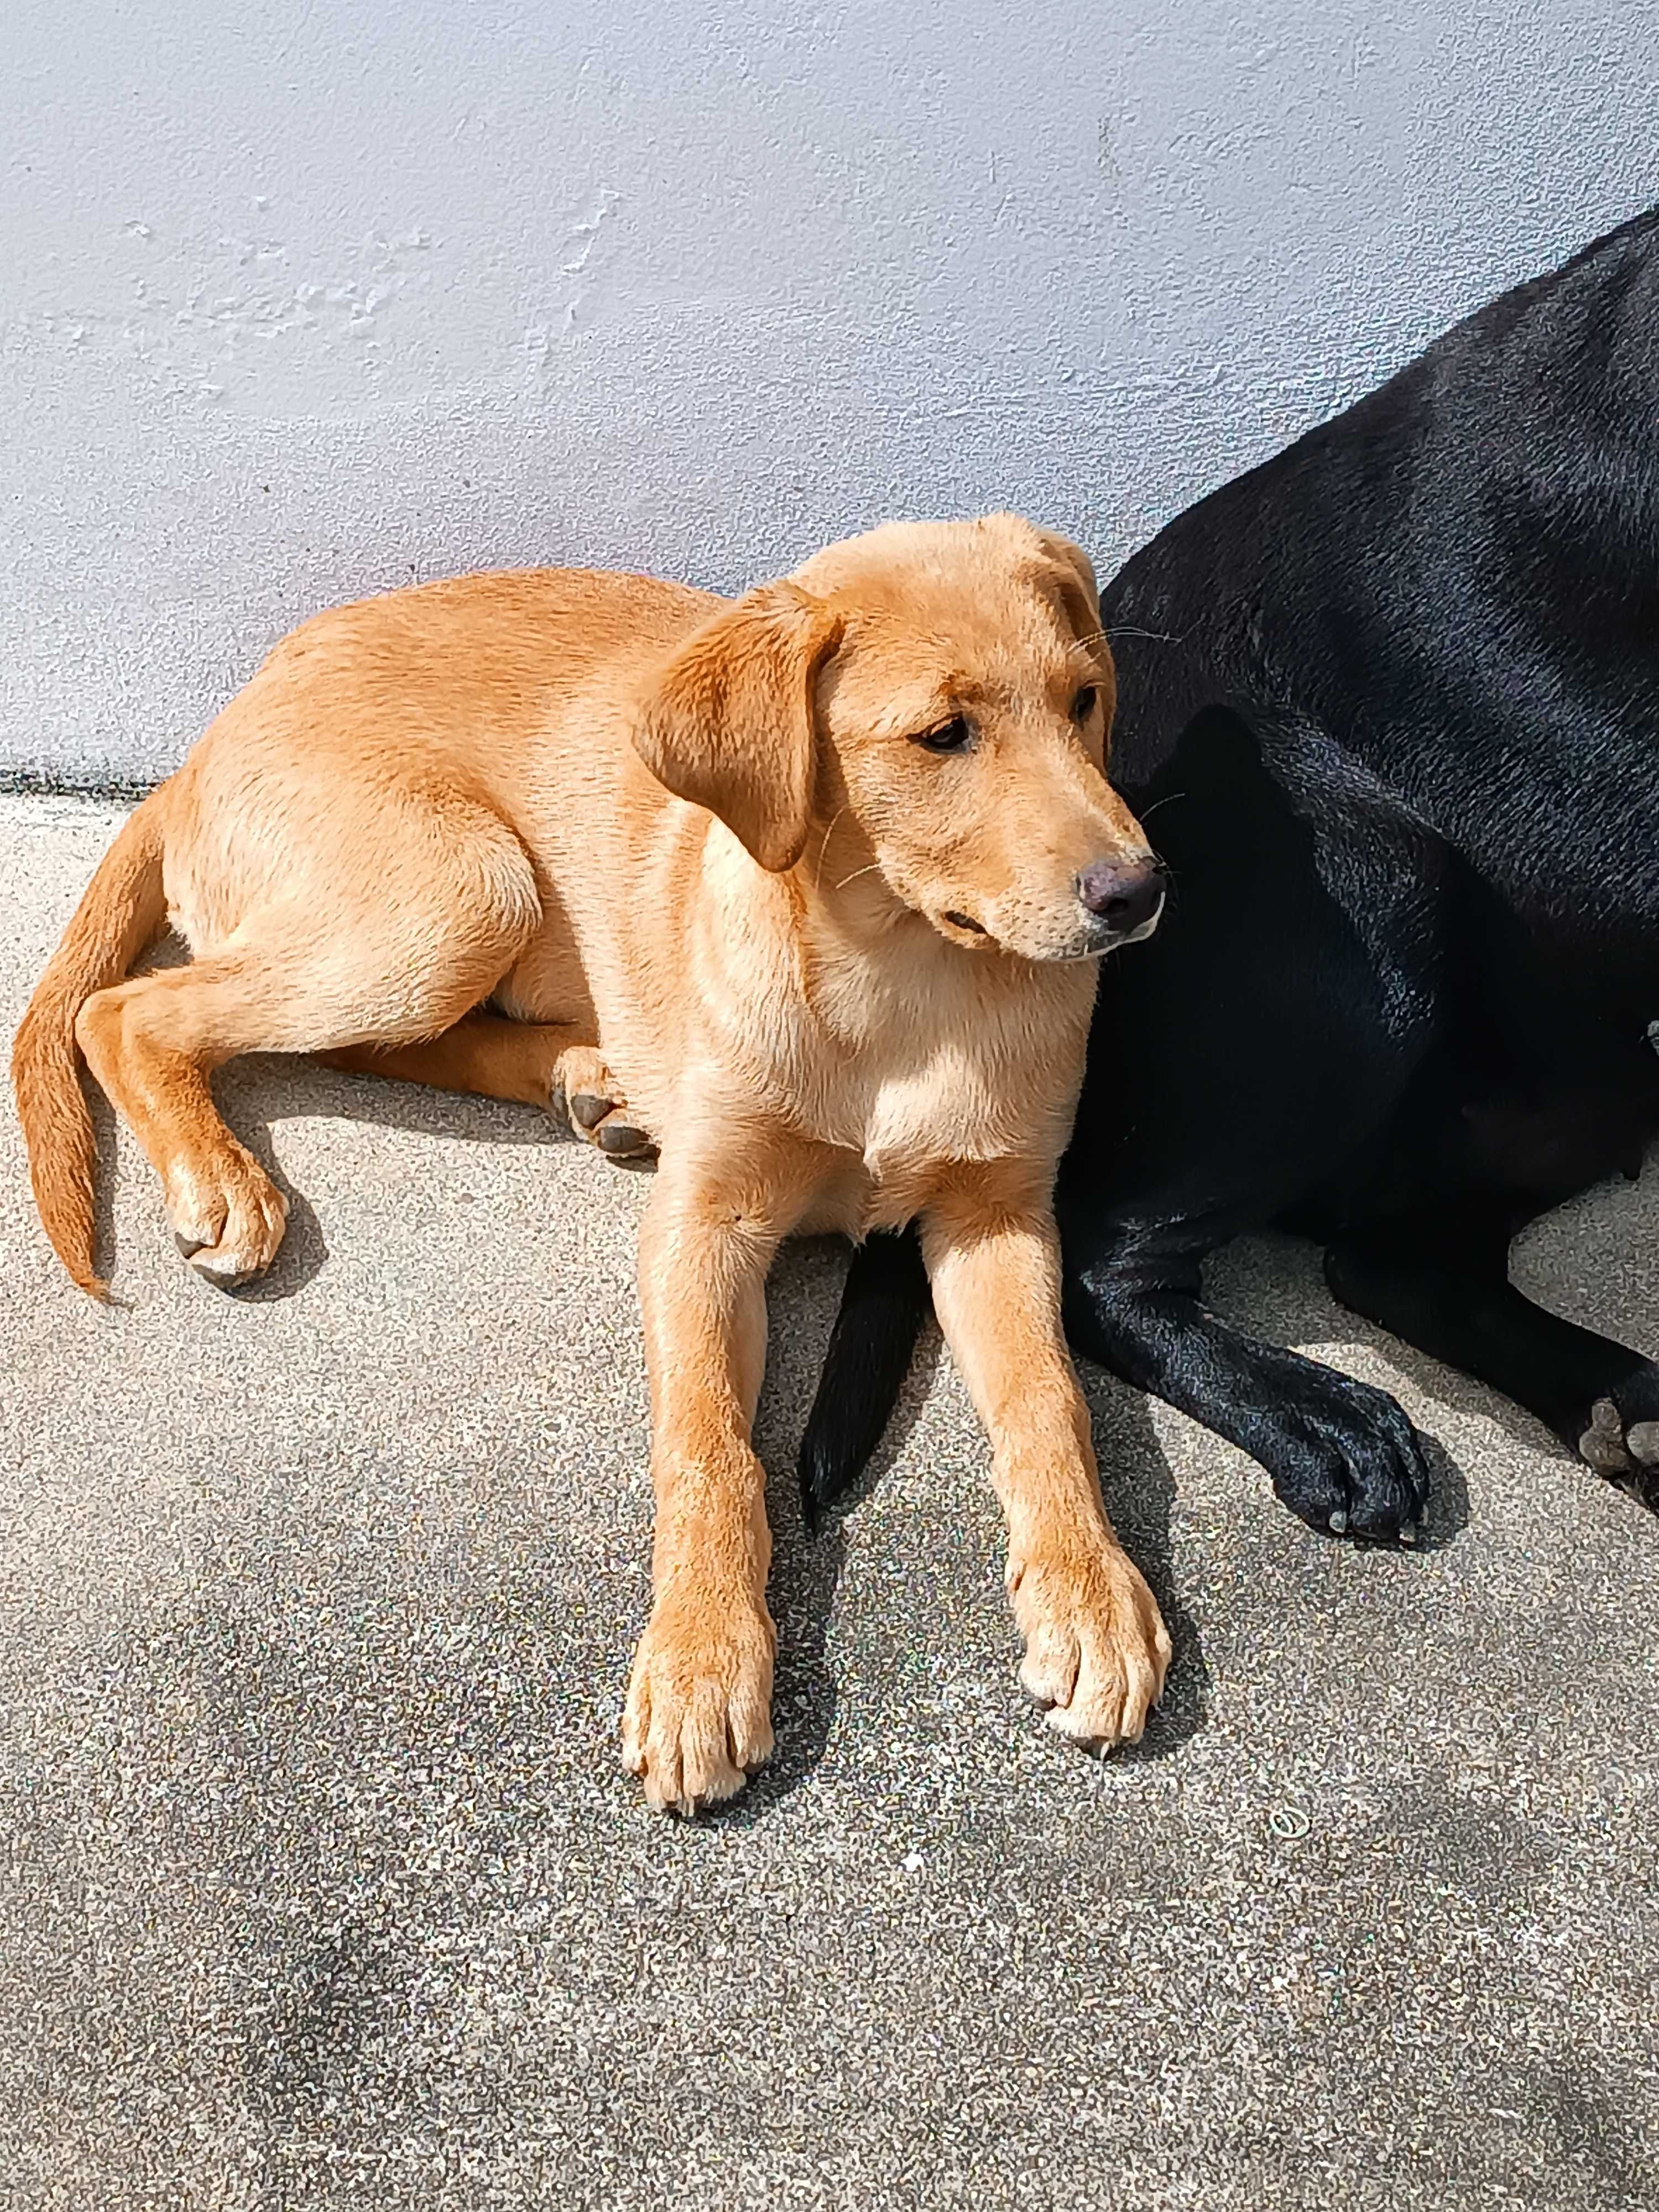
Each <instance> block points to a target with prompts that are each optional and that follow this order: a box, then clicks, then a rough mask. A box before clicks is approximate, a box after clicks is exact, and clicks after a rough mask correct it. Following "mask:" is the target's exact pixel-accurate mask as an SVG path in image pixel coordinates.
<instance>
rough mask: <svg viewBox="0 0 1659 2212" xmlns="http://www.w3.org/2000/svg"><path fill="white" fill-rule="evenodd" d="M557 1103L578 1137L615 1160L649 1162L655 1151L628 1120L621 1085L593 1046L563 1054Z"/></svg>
mask: <svg viewBox="0 0 1659 2212" xmlns="http://www.w3.org/2000/svg"><path fill="white" fill-rule="evenodd" d="M554 1097H555V1101H556V1102H557V1100H559V1099H561V1098H562V1100H563V1102H564V1109H565V1112H566V1113H567V1115H568V1116H569V1121H570V1127H571V1128H572V1129H573V1130H574V1133H576V1135H577V1136H579V1137H580V1138H582V1139H584V1140H585V1141H586V1143H588V1144H590V1145H592V1146H596V1147H597V1149H598V1150H599V1151H600V1152H604V1153H605V1154H606V1156H607V1157H608V1158H611V1159H613V1160H638V1159H647V1158H651V1157H652V1155H653V1154H654V1152H656V1149H657V1148H656V1146H655V1145H654V1144H653V1142H652V1140H651V1139H650V1137H649V1135H648V1134H647V1133H646V1131H645V1130H643V1129H641V1128H639V1127H636V1126H635V1123H634V1122H633V1121H631V1120H630V1119H629V1112H628V1101H627V1099H626V1098H625V1097H623V1089H622V1085H620V1084H619V1083H618V1082H617V1079H616V1077H615V1076H614V1075H613V1074H612V1073H611V1069H610V1066H609V1065H608V1063H607V1062H606V1060H605V1054H603V1053H602V1052H599V1051H598V1050H597V1049H595V1048H593V1047H592V1046H591V1045H573V1046H572V1047H571V1048H570V1050H569V1051H568V1052H564V1053H561V1054H560V1055H559V1061H558V1066H557V1067H556V1070H555V1073H554Z"/></svg>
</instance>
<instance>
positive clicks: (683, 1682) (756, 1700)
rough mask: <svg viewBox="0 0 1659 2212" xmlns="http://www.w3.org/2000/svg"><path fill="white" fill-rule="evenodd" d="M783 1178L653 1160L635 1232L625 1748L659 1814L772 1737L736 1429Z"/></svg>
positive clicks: (765, 1748) (755, 1350)
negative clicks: (648, 1493)
mask: <svg viewBox="0 0 1659 2212" xmlns="http://www.w3.org/2000/svg"><path fill="white" fill-rule="evenodd" d="M781 1180H782V1179H781V1178H780V1177H777V1176H770V1175H763V1174H757V1173H756V1172H755V1171H754V1170H753V1168H752V1166H751V1167H750V1168H747V1169H745V1170H744V1171H742V1172H741V1173H738V1174H722V1173H720V1171H719V1170H716V1169H711V1168H710V1167H708V1166H707V1165H704V1166H701V1167H696V1168H690V1167H688V1166H686V1165H685V1164H684V1163H674V1164H665V1166H664V1167H663V1169H662V1170H661V1171H660V1172H659V1176H658V1178H657V1182H656V1186H655V1188H654V1189H653V1193H652V1196H651V1202H650V1204H649V1206H647V1209H646V1217H645V1222H644V1225H643V1228H642V1230H641V1239H640V1298H641V1306H642V1308H643V1310H644V1316H645V1344H646V1362H647V1367H648V1369H649V1372H650V1377H651V1414H652V1445H651V1474H652V1485H653V1490H654V1492H655V1493H656V1507H657V1512H656V1527H655V1535H654V1541H653V1561H652V1583H653V1604H652V1609H651V1619H650V1622H649V1625H648V1626H647V1629H646V1632H645V1634H644V1636H643V1638H641V1643H640V1647H639V1650H638V1652H637V1654H636V1656H635V1661H634V1671H633V1675H632V1678H631V1680H630V1681H629V1689H628V1704H627V1709H626V1711H625V1713H624V1716H623V1761H624V1764H625V1765H627V1767H628V1768H629V1771H630V1772H631V1773H635V1774H637V1775H639V1776H641V1778H642V1779H643V1781H644V1784H645V1794H646V1796H647V1800H648V1801H649V1802H650V1803H651V1804H652V1805H653V1806H655V1807H656V1808H658V1809H659V1810H660V1811H667V1810H674V1811H678V1812H681V1813H691V1812H695V1811H696V1808H697V1807H698V1806H699V1805H707V1804H712V1803H714V1802H716V1801H717V1800H719V1799H720V1798H722V1797H729V1796H732V1794H733V1792H734V1791H736V1790H740V1789H741V1788H742V1786H743V1781H744V1775H745V1774H746V1773H747V1772H748V1771H749V1770H750V1768H752V1767H755V1766H757V1765H760V1764H761V1763H762V1761H763V1760H764V1759H766V1758H767V1757H768V1756H769V1753H770V1752H771V1749H772V1723H771V1714H770V1709H771V1701H772V1655H773V1650H774V1647H775V1643H776V1633H775V1630H774V1628H773V1626H772V1620H771V1616H770V1615H769V1613H768V1612H767V1609H766V1574H767V1568H768V1566H769V1563H770V1559H771V1551H772V1540H771V1535H770V1532H769V1529H768V1528H767V1524H766V1497H765V1491H766V1480H765V1476H764V1475H763V1473H762V1470H761V1465H760V1462H759V1461H758V1460H757V1458H756V1456H755V1454H754V1451H753V1449H752V1448H751V1446H750V1426H751V1425H752V1422H753V1419H754V1413H755V1401H756V1399H757V1396H758V1395H759V1393H760V1383H761V1374H762V1370H763V1365H764V1364H765V1358H766V1293H765V1284H766V1271H767V1268H768V1267H769V1264H770V1262H771V1258H772V1255H773V1253H774V1252H775V1249H777V1245H778V1242H779V1239H780V1237H781V1235H782V1234H783V1232H784V1231H785V1230H786V1229H787V1227H788V1225H789V1218H788V1214H789V1209H788V1206H787V1203H786V1204H782V1205H781V1204H780V1200H779V1183H780V1181H781Z"/></svg>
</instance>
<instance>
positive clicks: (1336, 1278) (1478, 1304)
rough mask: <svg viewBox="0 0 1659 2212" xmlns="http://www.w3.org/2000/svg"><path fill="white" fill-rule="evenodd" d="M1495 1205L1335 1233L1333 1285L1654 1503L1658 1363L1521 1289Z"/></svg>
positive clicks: (1658, 1455) (1330, 1263) (1658, 1500)
mask: <svg viewBox="0 0 1659 2212" xmlns="http://www.w3.org/2000/svg"><path fill="white" fill-rule="evenodd" d="M1509 1243H1510V1231H1509V1223H1508V1221H1507V1219H1505V1218H1503V1216H1502V1215H1501V1213H1500V1212H1499V1211H1498V1208H1497V1207H1495V1206H1492V1207H1487V1206H1481V1205H1480V1204H1479V1203H1472V1204H1470V1205H1468V1206H1463V1207H1455V1208H1451V1209H1449V1210H1448V1209H1437V1210H1436V1211H1435V1212H1433V1213H1432V1214H1430V1213H1427V1212H1425V1213H1420V1214H1413V1215H1410V1216H1407V1217H1406V1218H1396V1219H1394V1220H1390V1221H1389V1222H1388V1223H1387V1224H1386V1225H1383V1226H1380V1227H1376V1228H1373V1229H1370V1230H1366V1231H1360V1232H1358V1233H1356V1234H1352V1235H1350V1236H1348V1237H1344V1238H1343V1239H1341V1240H1340V1242H1338V1243H1334V1244H1333V1245H1332V1246H1331V1248H1330V1249H1329V1251H1328V1253H1327V1255H1326V1259H1325V1274H1326V1279H1327V1280H1328V1283H1329V1284H1330V1286H1331V1289H1332V1291H1333V1292H1334V1294H1335V1296H1336V1297H1338V1298H1340V1300H1341V1302H1342V1304H1344V1305H1345V1306H1347V1307H1349V1308H1350V1309H1351V1310H1352V1311H1353V1312H1355V1313H1357V1314H1362V1315H1364V1317H1365V1319H1366V1320H1367V1321H1372V1322H1377V1323H1378V1324H1379V1326H1380V1327H1382V1328H1386V1329H1389V1330H1390V1331H1391V1332H1392V1333H1393V1334H1395V1336H1398V1337H1401V1338H1403V1339H1404V1340H1405V1341H1406V1342H1407V1344H1411V1345H1414V1346H1416V1347H1417V1349H1418V1350H1419V1352H1428V1353H1429V1354H1430V1355H1431V1357H1432V1358H1436V1359H1443V1360H1444V1361H1445V1362H1446V1364H1448V1365H1449V1366H1451V1367H1460V1368H1462V1370H1463V1371H1464V1372H1465V1373H1466V1374H1468V1375H1473V1376H1475V1377H1476V1379H1477V1380H1478V1381H1480V1382H1482V1383H1486V1384H1488V1385H1489V1386H1490V1387H1491V1388H1492V1389H1494V1390H1501V1391H1502V1392H1503V1394H1504V1396H1505V1397H1507V1398H1513V1399H1514V1400H1515V1401H1516V1403H1517V1404H1518V1405H1522V1406H1524V1407H1527V1409H1528V1412H1529V1413H1535V1414H1536V1415H1537V1416H1538V1418H1539V1419H1540V1420H1541V1421H1543V1422H1544V1423H1546V1424H1547V1426H1548V1427H1550V1428H1551V1429H1553V1431H1555V1434H1556V1435H1557V1436H1558V1437H1560V1438H1561V1440H1562V1442H1563V1443H1565V1445H1566V1446H1567V1448H1568V1449H1569V1450H1570V1451H1573V1452H1576V1453H1577V1454H1578V1455H1579V1456H1580V1457H1581V1458H1583V1459H1584V1460H1586V1461H1587V1462H1589V1465H1590V1466H1591V1467H1593V1468H1595V1469H1596V1470H1597V1472H1598V1473H1600V1474H1605V1475H1607V1476H1608V1477H1610V1478H1611V1479H1612V1480H1614V1481H1616V1482H1620V1483H1621V1484H1623V1485H1625V1486H1627V1487H1629V1488H1631V1489H1632V1490H1633V1491H1634V1492H1636V1494H1637V1495H1638V1497H1640V1498H1643V1499H1644V1502H1645V1503H1646V1504H1650V1505H1652V1506H1655V1507H1656V1508H1659V1366H1656V1365H1655V1364H1654V1363H1653V1361H1651V1360H1650V1359H1644V1358H1643V1357H1642V1356H1641V1354H1640V1353H1639V1352H1632V1351H1631V1350H1630V1349H1629V1348H1628V1347H1627V1346H1625V1345H1622V1344H1617V1343H1615V1342H1613V1340H1612V1339H1611V1338H1609V1337H1605V1336H1597V1335H1596V1334H1595V1332H1594V1331H1593V1330H1591V1329H1588V1328H1579V1327H1578V1325H1577V1322H1570V1321H1563V1320H1562V1319H1561V1317H1560V1316H1559V1314H1553V1313H1549V1312H1547V1311H1546V1310H1545V1309H1544V1308H1543V1307H1542V1306H1538V1305H1534V1304H1533V1302H1532V1300H1531V1299H1530V1298H1528V1297H1523V1296H1522V1293H1521V1292H1520V1291H1517V1290H1516V1287H1515V1285H1513V1284H1512V1283H1511V1282H1510V1279H1509Z"/></svg>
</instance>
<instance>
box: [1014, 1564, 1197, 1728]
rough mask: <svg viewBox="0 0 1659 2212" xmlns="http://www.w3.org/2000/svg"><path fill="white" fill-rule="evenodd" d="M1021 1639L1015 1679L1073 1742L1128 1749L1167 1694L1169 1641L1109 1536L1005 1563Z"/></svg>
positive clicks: (1151, 1601)
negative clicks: (1120, 1745)
mask: <svg viewBox="0 0 1659 2212" xmlns="http://www.w3.org/2000/svg"><path fill="white" fill-rule="evenodd" d="M1008 1595H1009V1597H1010V1598H1011V1600H1012V1603H1013V1608H1014V1618H1015V1620H1017V1621H1018V1624H1019V1629H1020V1633H1021V1634H1022V1635H1023V1636H1024V1638H1025V1659H1024V1664H1023V1665H1022V1666H1021V1668H1020V1670H1019V1679H1020V1680H1021V1682H1022V1683H1023V1684H1024V1686H1025V1688H1026V1689H1027V1690H1028V1691H1030V1694H1031V1695H1032V1697H1034V1698H1035V1699H1036V1700H1037V1701H1038V1703H1039V1704H1041V1705H1047V1706H1048V1726H1049V1727H1050V1728H1051V1729H1055V1730H1056V1731H1057V1732H1058V1733H1059V1734H1060V1735H1065V1736H1069V1737H1070V1738H1071V1739H1072V1741H1073V1742H1074V1743H1081V1744H1086V1745H1088V1746H1089V1747H1091V1748H1092V1749H1099V1750H1104V1749H1107V1748H1109V1747H1110V1746H1111V1745H1113V1744H1115V1743H1133V1742H1134V1741H1136V1740H1137V1739H1138V1738H1139V1735H1141V1733H1142V1731H1143V1730H1144V1729H1145V1728H1146V1716H1147V1714H1148V1713H1149V1712H1150V1711H1152V1707H1153V1706H1154V1705H1156V1704H1157V1703H1158V1699H1159V1698H1160V1697H1161V1696H1162V1695H1163V1692H1164V1674H1165V1673H1166V1671H1167V1670H1168V1668H1169V1664H1170V1634H1169V1631H1168V1630H1167V1629H1166V1628H1165V1627H1164V1618H1163V1615H1162V1614H1161V1613H1159V1611H1158V1601H1157V1599H1156V1598H1155V1597H1154V1596H1153V1595H1152V1592H1151V1590H1149V1589H1147V1587H1146V1582H1145V1580H1144V1579H1143V1577H1142V1576H1141V1574H1140V1571H1139V1569H1138V1568H1137V1567H1136V1565H1134V1563H1133V1560H1132V1559H1129V1557H1128V1556H1127V1553H1124V1552H1122V1551H1121V1550H1120V1549H1119V1547H1118V1546H1117V1545H1116V1544H1115V1542H1114V1541H1112V1539H1111V1538H1110V1537H1109V1536H1107V1535H1102V1536H1101V1537H1099V1538H1098V1539H1087V1540H1085V1541H1080V1542H1079V1543H1076V1544H1074V1545H1072V1546H1069V1547H1063V1548H1062V1547H1055V1548H1054V1549H1053V1550H1051V1551H1048V1552H1045V1553H1031V1554H1028V1555H1027V1556H1026V1557H1024V1558H1022V1559H1011V1560H1010V1562H1009V1567H1008Z"/></svg>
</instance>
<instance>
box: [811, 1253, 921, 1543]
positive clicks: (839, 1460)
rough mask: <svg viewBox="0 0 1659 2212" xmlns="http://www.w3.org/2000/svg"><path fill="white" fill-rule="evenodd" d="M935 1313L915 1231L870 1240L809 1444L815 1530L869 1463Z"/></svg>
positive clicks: (832, 1347)
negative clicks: (923, 1329) (918, 1343)
mask: <svg viewBox="0 0 1659 2212" xmlns="http://www.w3.org/2000/svg"><path fill="white" fill-rule="evenodd" d="M932 1311H933V1291H931V1290H930V1289H929V1287H928V1283H927V1267H925V1266H924V1265H923V1263H922V1257H921V1239H920V1238H919V1237H917V1235H916V1233H915V1231H914V1230H913V1229H907V1230H905V1231H902V1233H901V1234H899V1235H897V1236H892V1235H888V1234H884V1233H882V1232H879V1231H878V1233H877V1234H876V1235H874V1236H872V1237H866V1239H865V1241H864V1243H862V1244H861V1245H860V1247H859V1249H858V1250H857V1251H856V1252H854V1255H853V1264H852V1267H850V1268H849V1270H848V1277H847V1285H846V1288H845V1290H844V1291H842V1303H841V1311H840V1313H839V1314H838V1315H837V1316H836V1326H835V1330H834V1333H833V1334H832V1335H831V1336H830V1339H829V1351H828V1352H827V1353H826V1354H825V1356H824V1362H823V1374H822V1375H821V1376H819V1378H818V1388H817V1396H816V1397H815V1398H814V1399H813V1401H812V1410H811V1413H810V1414H809V1415H808V1416H807V1421H806V1434H805V1437H804V1438H803V1439H802V1442H801V1448H800V1494H801V1512H802V1516H803V1518H804V1519H805V1522H806V1525H807V1528H808V1529H809V1530H811V1529H816V1528H817V1525H818V1523H819V1522H820V1521H821V1520H822V1519H823V1516H824V1515H825V1513H826V1512H828V1511H829V1509H830V1507H831V1506H833V1505H834V1504H836V1502H837V1500H839V1499H840V1498H844V1497H845V1496H846V1495H847V1493H848V1491H850V1490H851V1489H852V1488H853V1487H854V1485H855V1484H856V1483H857V1481H858V1480H859V1477H860V1475H861V1474H863V1472H864V1470H865V1468H866V1466H867V1465H868V1463H869V1460H870V1456H871V1454H872V1452H873V1451H874V1450H875V1449H876V1446H877V1445H878V1443H880V1442H881V1437H882V1431H883V1430H884V1428H885V1427H886V1426H887V1422H888V1419H889V1417H890V1414H891V1413H892V1410H893V1407H894V1406H895V1405H896V1403H897V1401H898V1395H899V1392H900V1391H901V1390H902V1389H903V1387H904V1378H905V1376H907V1375H908V1372H909V1370H910V1360H911V1357H912V1355H913V1354H914V1352H915V1348H916V1338H917V1336H918V1335H919V1334H920V1333H921V1325H922V1323H923V1322H924V1321H925V1320H926V1319H927V1316H928V1315H929V1314H930V1313H931V1312H932Z"/></svg>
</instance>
